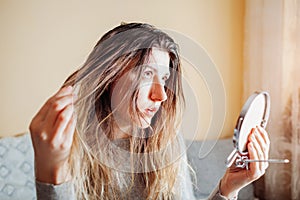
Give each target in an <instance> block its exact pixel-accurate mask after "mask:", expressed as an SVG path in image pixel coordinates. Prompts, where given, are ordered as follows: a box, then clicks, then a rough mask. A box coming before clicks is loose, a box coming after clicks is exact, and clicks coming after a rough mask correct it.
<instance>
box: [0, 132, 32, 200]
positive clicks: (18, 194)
mask: <svg viewBox="0 0 300 200" xmlns="http://www.w3.org/2000/svg"><path fill="white" fill-rule="evenodd" d="M0 199H2V200H6V199H26V200H27V199H29V200H33V199H36V194H35V180H34V161H33V148H32V143H31V139H30V135H29V134H28V133H27V134H24V135H22V136H18V137H5V138H2V139H0Z"/></svg>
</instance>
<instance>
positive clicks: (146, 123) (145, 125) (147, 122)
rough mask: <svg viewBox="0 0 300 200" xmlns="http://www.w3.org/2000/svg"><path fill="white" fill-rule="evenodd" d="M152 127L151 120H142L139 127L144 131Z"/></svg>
mask: <svg viewBox="0 0 300 200" xmlns="http://www.w3.org/2000/svg"><path fill="white" fill-rule="evenodd" d="M150 125H151V119H145V118H141V119H140V122H139V127H140V128H142V129H146V128H149V127H150Z"/></svg>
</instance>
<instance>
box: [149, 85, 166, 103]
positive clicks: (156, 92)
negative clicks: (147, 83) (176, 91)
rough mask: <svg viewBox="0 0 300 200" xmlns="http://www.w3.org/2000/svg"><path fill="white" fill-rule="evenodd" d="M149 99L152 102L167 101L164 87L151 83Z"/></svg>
mask: <svg viewBox="0 0 300 200" xmlns="http://www.w3.org/2000/svg"><path fill="white" fill-rule="evenodd" d="M150 99H151V100H152V101H159V102H163V101H165V100H167V94H166V91H165V87H164V85H163V84H161V83H154V82H153V83H152V86H151V90H150Z"/></svg>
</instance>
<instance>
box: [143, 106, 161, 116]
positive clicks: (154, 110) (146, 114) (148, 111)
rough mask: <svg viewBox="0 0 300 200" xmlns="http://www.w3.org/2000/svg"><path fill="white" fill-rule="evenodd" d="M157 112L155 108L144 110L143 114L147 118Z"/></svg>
mask: <svg viewBox="0 0 300 200" xmlns="http://www.w3.org/2000/svg"><path fill="white" fill-rule="evenodd" d="M157 111H158V108H157V107H150V108H146V109H145V111H144V114H145V116H147V117H153V116H154V115H155V113H156V112H157Z"/></svg>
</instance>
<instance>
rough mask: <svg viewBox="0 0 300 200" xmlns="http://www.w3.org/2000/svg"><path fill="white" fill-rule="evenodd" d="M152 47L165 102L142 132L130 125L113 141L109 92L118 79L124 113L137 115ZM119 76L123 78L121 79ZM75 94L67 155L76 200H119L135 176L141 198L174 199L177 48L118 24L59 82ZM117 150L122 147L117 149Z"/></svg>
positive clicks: (157, 34)
mask: <svg viewBox="0 0 300 200" xmlns="http://www.w3.org/2000/svg"><path fill="white" fill-rule="evenodd" d="M153 48H158V49H160V50H162V51H166V52H168V55H169V57H170V64H169V65H170V66H169V68H170V78H169V79H168V81H166V85H165V91H166V94H167V97H168V98H167V100H166V101H164V102H162V104H161V107H160V109H159V110H158V112H157V113H156V115H155V116H154V117H153V119H152V122H151V125H150V126H149V127H148V128H145V129H142V128H139V127H138V126H135V125H134V124H132V126H130V130H129V131H130V132H131V133H130V134H131V137H129V139H128V140H127V141H128V143H126V144H125V145H124V141H122V142H116V141H117V140H115V138H114V133H115V131H116V128H117V127H118V123H117V120H116V118H115V117H114V113H115V112H116V110H117V109H118V108H119V106H116V107H115V108H113V107H112V106H111V100H112V99H111V98H112V89H113V86H114V85H115V84H116V83H118V81H121V80H122V84H123V82H124V85H130V87H129V88H128V87H126V88H122V90H123V92H122V95H123V96H122V101H123V102H124V101H127V102H130V104H129V105H128V113H129V115H130V118H131V120H130V121H134V120H135V119H137V118H138V117H137V116H139V114H140V113H139V111H138V109H137V105H136V100H137V94H138V92H139V84H140V82H141V73H142V71H143V69H144V68H143V67H144V65H145V64H146V63H147V61H148V60H149V57H150V55H151V52H152V50H153ZM124 77H125V78H124ZM66 85H73V86H74V87H75V88H76V90H77V96H78V97H77V101H76V104H75V112H76V115H77V127H76V132H75V136H74V143H73V146H72V153H71V156H70V165H71V173H72V177H73V181H74V185H75V191H76V193H77V197H78V198H79V199H124V198H126V197H127V196H126V195H127V194H129V193H130V191H131V189H132V188H133V186H134V182H135V180H136V178H137V175H139V176H142V177H143V178H142V180H143V182H144V190H145V191H144V194H145V198H147V199H173V198H174V197H175V196H176V195H177V194H176V193H177V192H178V190H177V191H176V187H175V186H176V184H175V180H176V176H177V174H178V168H179V160H180V159H178V158H179V157H178V156H179V154H180V152H181V151H180V144H179V143H180V141H179V139H178V135H177V132H176V130H177V129H178V126H179V124H180V121H181V116H182V109H183V105H184V97H183V91H182V84H181V66H180V59H179V54H178V46H177V45H176V43H175V42H174V41H173V39H172V38H171V37H169V36H168V35H167V34H166V33H164V32H162V31H161V30H159V29H156V28H155V27H153V26H151V25H148V24H142V23H129V24H121V25H120V26H118V27H116V28H114V29H112V30H110V31H109V32H107V33H106V34H105V35H104V36H103V37H102V38H101V39H100V40H99V42H98V43H97V44H96V46H95V47H94V49H93V50H92V52H91V53H90V55H89V56H88V58H87V60H86V62H85V63H84V64H83V66H82V67H81V68H80V69H78V70H77V71H76V72H74V73H73V74H72V75H71V76H70V77H69V78H68V79H67V80H66V81H65V83H64V86H66ZM122 143H123V144H122Z"/></svg>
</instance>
